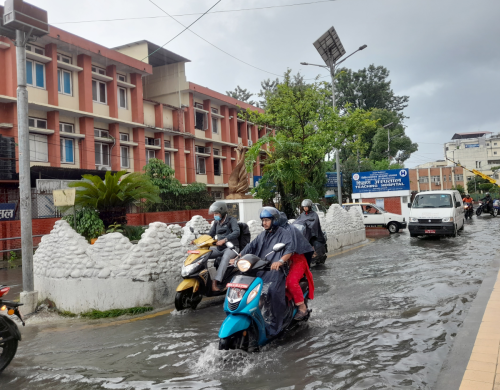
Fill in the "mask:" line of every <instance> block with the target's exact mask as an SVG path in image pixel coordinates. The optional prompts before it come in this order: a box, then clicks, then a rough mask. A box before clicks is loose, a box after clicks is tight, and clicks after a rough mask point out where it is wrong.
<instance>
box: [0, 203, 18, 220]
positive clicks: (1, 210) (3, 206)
mask: <svg viewBox="0 0 500 390" xmlns="http://www.w3.org/2000/svg"><path fill="white" fill-rule="evenodd" d="M15 213H16V204H15V203H0V221H12V220H13V219H14V216H15Z"/></svg>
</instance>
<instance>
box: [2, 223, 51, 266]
mask: <svg viewBox="0 0 500 390" xmlns="http://www.w3.org/2000/svg"><path fill="white" fill-rule="evenodd" d="M59 219H60V218H40V219H33V220H32V224H33V230H32V231H33V235H34V236H36V235H39V234H49V233H50V231H51V230H52V228H53V227H54V224H55V223H56V221H58V220H59ZM0 237H1V238H9V237H21V221H3V222H0ZM41 239H42V237H33V246H37V245H38V244H39V243H40V240H41ZM18 248H21V240H7V241H0V250H4V249H18ZM0 257H1V255H0Z"/></svg>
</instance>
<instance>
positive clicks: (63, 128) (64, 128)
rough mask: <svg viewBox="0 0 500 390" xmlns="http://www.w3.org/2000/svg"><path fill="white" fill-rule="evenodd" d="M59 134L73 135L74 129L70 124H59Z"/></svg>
mask: <svg viewBox="0 0 500 390" xmlns="http://www.w3.org/2000/svg"><path fill="white" fill-rule="evenodd" d="M59 132H60V133H74V132H75V127H74V126H73V125H72V124H71V123H61V122H60V123H59Z"/></svg>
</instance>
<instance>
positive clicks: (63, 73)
mask: <svg viewBox="0 0 500 390" xmlns="http://www.w3.org/2000/svg"><path fill="white" fill-rule="evenodd" d="M57 90H58V91H59V93H63V94H65V95H71V72H68V71H67V70H63V69H57Z"/></svg>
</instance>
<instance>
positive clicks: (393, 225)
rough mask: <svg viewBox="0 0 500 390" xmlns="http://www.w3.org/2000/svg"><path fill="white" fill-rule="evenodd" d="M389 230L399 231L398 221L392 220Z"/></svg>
mask: <svg viewBox="0 0 500 390" xmlns="http://www.w3.org/2000/svg"><path fill="white" fill-rule="evenodd" d="M387 230H389V233H391V234H394V233H397V232H399V225H398V224H397V223H396V222H391V223H390V224H389V225H387Z"/></svg>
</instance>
